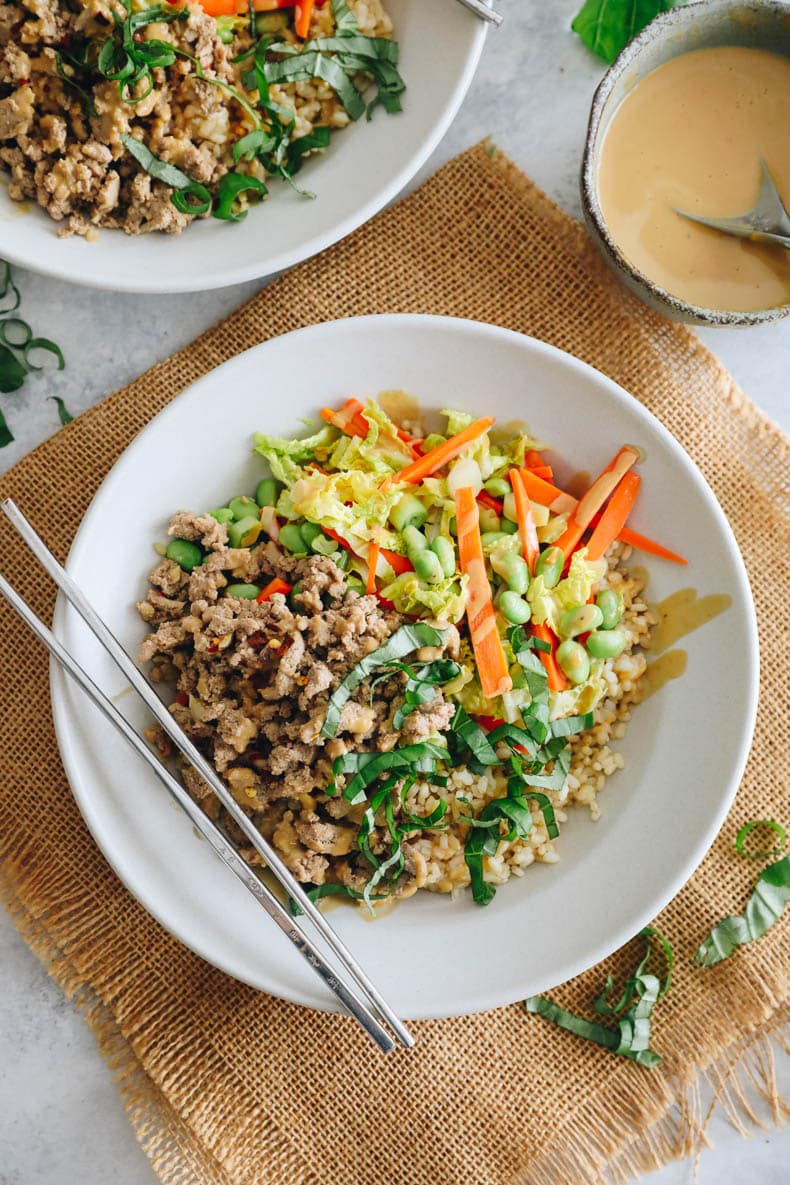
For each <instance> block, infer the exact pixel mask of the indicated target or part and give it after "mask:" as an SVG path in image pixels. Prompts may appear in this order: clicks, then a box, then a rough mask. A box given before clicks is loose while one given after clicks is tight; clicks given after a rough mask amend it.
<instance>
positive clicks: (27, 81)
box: [18, 78, 30, 86]
mask: <svg viewBox="0 0 790 1185" xmlns="http://www.w3.org/2000/svg"><path fill="white" fill-rule="evenodd" d="M18 85H19V86H30V79H29V78H20V79H18Z"/></svg>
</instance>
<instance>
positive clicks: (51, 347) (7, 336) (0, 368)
mask: <svg viewBox="0 0 790 1185" xmlns="http://www.w3.org/2000/svg"><path fill="white" fill-rule="evenodd" d="M20 302H21V297H20V293H19V288H18V287H17V285H16V284H15V283H14V278H13V271H12V268H11V265H10V263H8V262H7V261H6V260H5V259H0V391H3V392H5V393H7V394H8V393H10V392H12V391H18V390H19V388H20V387H21V386H22V385H23V384H24V382H25V379H26V378H27V376H28V374H29V373H30V371H31V370H42V369H43V365H42V364H41V363H38V362H36V361H35V357H36V353H37V352H44V353H46V354H51V355H52V356H53V358H54V359H55V361H56V363H57V369H58V370H63V367H64V366H65V365H66V360H65V358H64V357H63V352H62V350H61V349H60V346H58V345H56V343H55V342H53V341H50V340H49V338H47V337H34V336H33V330H32V329H31V328H30V326H29V325H28V323H27V321H23V320H22V318H21V317H14V316H12V315H11V314H12V313H15V312H16V311H17V309H18V308H19V305H20ZM61 404H63V401H62V400H60V401H59V403H58V408H59V410H60V406H61ZM63 408H64V411H65V404H63ZM66 415H69V413H68V411H66ZM60 418H61V423H66V422H67V421H65V420H64V419H63V412H60ZM69 418H70V419H71V418H72V417H71V416H69ZM13 439H14V434H13V432H12V431H11V429H10V428H9V427H8V423H7V421H6V418H5V416H4V414H3V412H2V411H0V448H5V447H6V445H8V444H11V442H12V441H13Z"/></svg>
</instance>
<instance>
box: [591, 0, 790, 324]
mask: <svg viewBox="0 0 790 1185" xmlns="http://www.w3.org/2000/svg"><path fill="white" fill-rule="evenodd" d="M738 7H739V8H741V9H743V10H750V11H753V12H755V14H758V15H759V17H760V18H761V19H765V17H767V16H768V14H769V13H770V14H771V15H772V16H775V17H776V18H777V19H778V18H784V19H788V18H790V5H788V4H786V3H783V2H782V0H759V3H756V2H755V0H743V2H742V3H740V4H739V5H738ZM711 9H716V10H721V9H724V10H725V11H728V10H730V9H732V10H733V11H735V6H733V5H732V4H731V3H729V4H727V3H725V5H720V4H718V3H717V2H716V0H702V2H701V3H697V4H687V5H684V6H683V7H680V8H671V9H669V10H668V11H667V12H665V13H662V14H660V15H659V16H657V17H656V18H655V20H653V21H651V23H650V24H649V25H648V26H647V27H646V28H645V29H643V30H642V32H641V33H639V34H637V36H636V37H635V38H634V39H633V40H632V41H630V42H629V44H628V45H627V46H626V47H625V48H624V49H623V50H621V52H620V54H619V55H618V56H617V58H615V60H614V62H613V63H612V65H611V66H610V67H609V69H608V70H607V72H606V74H604V76H603V78H602V79H601V81H600V83H599V84H598V87H597V89H596V91H595V94H594V96H593V101H592V106H591V108H590V117H589V121H588V124H587V135H586V138H585V144H584V155H583V157H582V167H581V201H582V209H583V211H584V218H585V222H586V223H587V227H588V229H589V231H590V233H591V234H592V237H593V239H594V241H595V243H596V246H597V247H598V249H599V251H600V252H601V254H602V255H603V257H604V259H605V260H606V262H607V263H608V264H609V266H610V267H611V268H612V269H613V271H615V272H616V274H617V275H618V276H619V277H620V279H621V280H622V281H623V282H624V283H625V285H626V286H627V287H628V288H629V289H630V290H631V291H632V292H634V293H635V294H636V295H637V296H639V297H640V298H641V299H642V300H643V301H644V302H645V303H646V304H648V305H649V306H650V307H651V308H654V309H657V310H658V311H659V312H662V313H664V314H665V315H666V316H668V317H669V318H670V319H671V320H673V321H684V322H686V323H687V324H691V325H710V326H727V327H732V326H747V325H765V324H767V323H770V322H774V321H779V320H781V318H783V317H786V316H787V315H788V314H790V305H778V306H777V307H775V308H771V309H761V310H758V311H756V312H739V311H735V310H728V309H708V308H703V307H701V306H698V305H691V304H687V303H686V302H685V301H683V300H680V299H679V298H678V297H677V296H673V294H672V293H671V292H668V291H667V290H666V289H665V288H662V287H661V285H659V284H656V283H655V282H654V281H653V280H651V279H650V278H649V277H648V276H646V275H645V274H644V273H643V272H640V271H639V270H638V269H637V268H636V267H634V266H633V264H631V263H630V262H629V261H628V259H626V257H625V256H624V255H623V254H622V252H621V251H620V249H619V247H618V246H617V243H616V242H615V240H614V238H613V237H612V235H611V234H610V232H609V228H608V226H607V224H606V220H605V219H604V215H603V211H602V209H601V204H600V201H599V200H598V185H597V166H596V147H597V144H598V138H599V136H600V135H602V133H603V131H605V129H603V128H602V124H603V118H604V111H605V107H606V103H607V101H608V99H609V97H610V95H611V94H612V91H613V90H614V88H615V86H616V85H617V83H618V82H619V81H620V79H621V78H622V76H623V75H624V74H625V73H626V72H627V71H628V70H629V69H634V70H635V69H636V66H637V62H638V61H639V59H640V58H641V57H642V54H643V52H644V50H645V48H646V47H647V46H651V45H653V44H655V42H656V41H658V40H663V39H666V38H669V37H672V36H673V35H675V34H676V33H677V32H678V30H679V29H681V28H685V27H691V26H692V25H693V23H694V22H695V21H696V20H700V19H703V18H704V16H705V10H708V11H710V10H711ZM769 19H770V17H769ZM685 52H687V50H685V49H680V50H679V53H685Z"/></svg>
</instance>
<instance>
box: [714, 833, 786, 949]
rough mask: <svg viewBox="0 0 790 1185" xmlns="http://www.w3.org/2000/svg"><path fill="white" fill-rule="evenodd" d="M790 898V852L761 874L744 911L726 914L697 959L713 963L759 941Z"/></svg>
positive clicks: (781, 912) (776, 920)
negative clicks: (731, 915) (738, 948)
mask: <svg viewBox="0 0 790 1185" xmlns="http://www.w3.org/2000/svg"><path fill="white" fill-rule="evenodd" d="M788 901H790V856H784V857H783V858H782V859H781V860H777V861H776V862H775V863H773V864H769V865H768V867H767V868H764V869H763V871H762V872H761V873H760V875H759V877H758V878H757V884H756V885H755V886H754V890H753V892H752V895H751V897H750V898H749V900H748V901H747V902H746V910H745V911H744V913H743V915H742V916H741V915H737V916H734V917H729V918H724V920H723V921H721V922H719V923H718V924H717V925H716V926H714V927H713V929H712V930H711V932H710V934H709V935H708V937H707V938H706V939H705V941H704V942H703V943H702V945H701V946H700V948H699V950H698V951H697V953H696V955H695V956H694V962H695V963H698V964H699V965H700V966H701V967H712V966H714V964H715V963H720V962H722V960H723V959H728V958H729V957H730V955H731V954H732V952H733V951H734V950H735V948H736V947H738V946H746V945H747V943H749V942H756V941H757V939H758V938H762V937H763V935H765V934H767V933H768V931H769V930H770V929H771V927H772V926H773V925H775V923H776V922H778V921H779V918H780V917H781V916H782V914H783V913H784V910H785V906H786V905H787V903H788Z"/></svg>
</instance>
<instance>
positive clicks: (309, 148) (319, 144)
mask: <svg viewBox="0 0 790 1185" xmlns="http://www.w3.org/2000/svg"><path fill="white" fill-rule="evenodd" d="M330 139H331V132H330V129H329V128H324V127H320V128H314V129H313V131H312V132H308V134H307V135H306V136H300V137H299V138H298V139H297V140H292V141H291V143H290V144H289V145H288V172H289V173H290V174H291V176H293V175H294V174H295V173H298V172H299V170H300V169H301V167H302V165H303V164H304V159H305V157H306V155H307V154H308V152H313V151H314V149H323V148H328V147H329V142H330Z"/></svg>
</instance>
